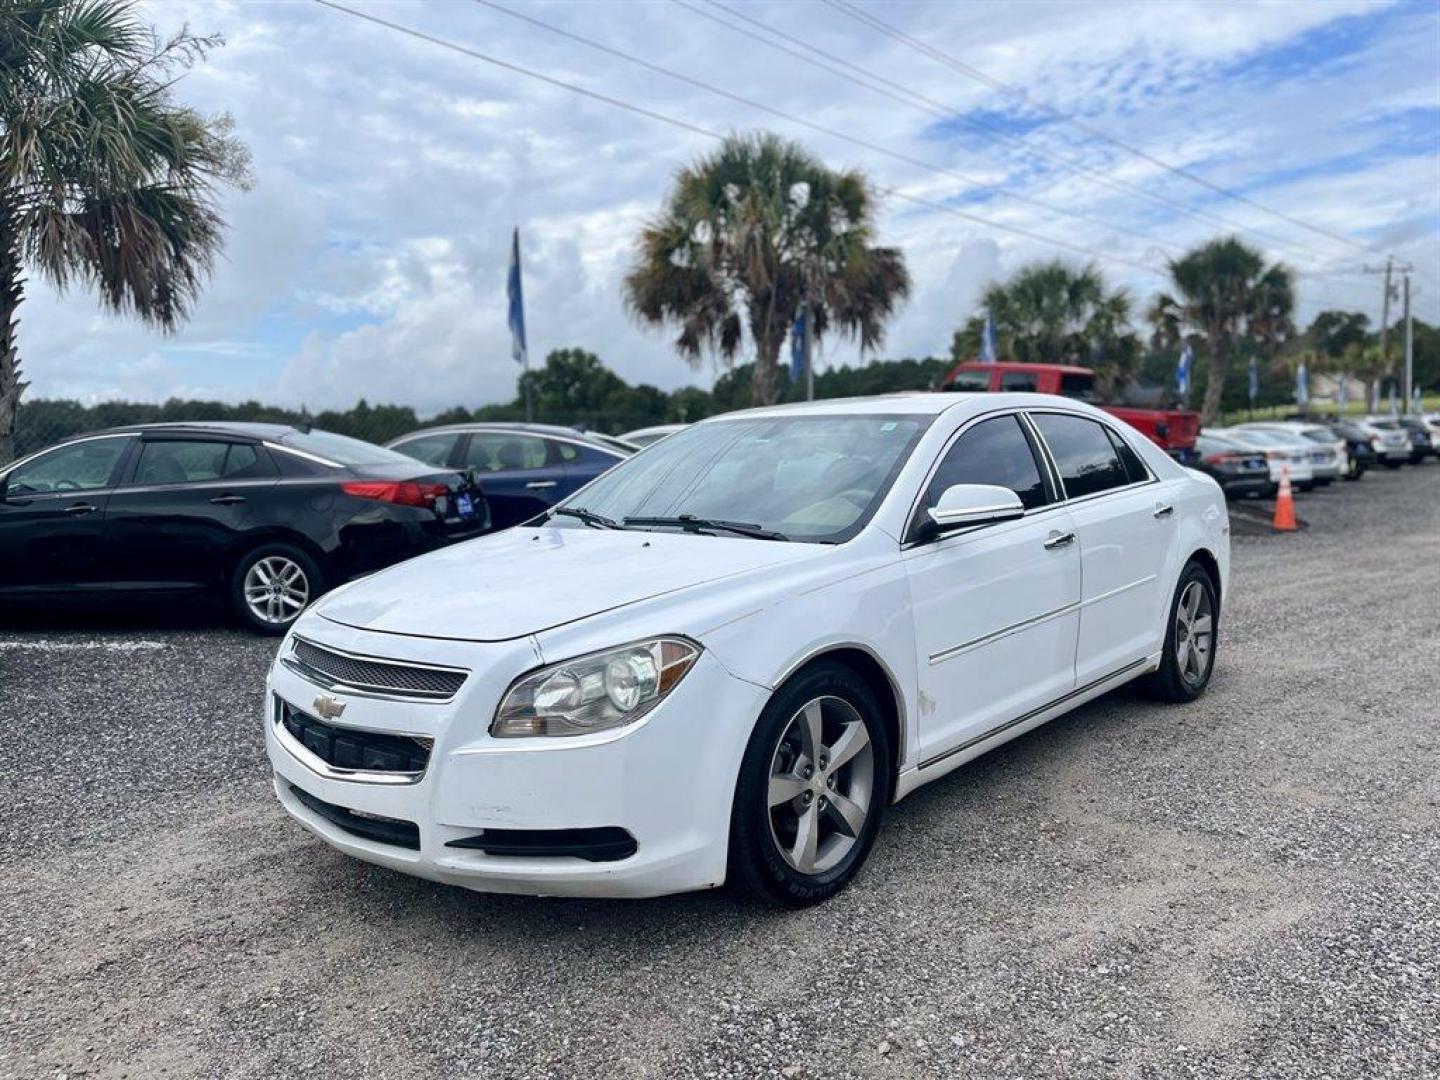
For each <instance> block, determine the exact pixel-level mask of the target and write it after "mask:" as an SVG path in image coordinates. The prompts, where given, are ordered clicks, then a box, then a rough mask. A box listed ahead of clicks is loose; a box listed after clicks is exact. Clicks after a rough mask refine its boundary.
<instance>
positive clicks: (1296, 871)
mask: <svg viewBox="0 0 1440 1080" xmlns="http://www.w3.org/2000/svg"><path fill="white" fill-rule="evenodd" d="M1299 510H1300V514H1301V517H1302V518H1303V519H1305V520H1307V521H1308V522H1309V525H1310V527H1309V528H1308V529H1306V530H1304V531H1303V532H1301V533H1299V534H1297V535H1293V536H1283V537H1276V536H1268V535H1244V534H1242V535H1241V536H1239V537H1238V538H1237V540H1236V546H1235V567H1234V580H1233V583H1232V592H1231V596H1230V597H1228V598H1227V601H1228V607H1227V610H1226V617H1225V620H1224V623H1223V626H1224V630H1223V640H1222V647H1221V653H1220V661H1219V665H1218V667H1217V670H1216V674H1215V681H1214V683H1213V685H1212V687H1211V691H1210V693H1209V694H1208V696H1207V697H1205V698H1204V699H1203V700H1202V701H1201V702H1200V703H1199V704H1198V705H1196V706H1193V707H1189V708H1164V707H1159V706H1156V705H1154V704H1151V703H1149V702H1146V701H1144V700H1143V699H1140V698H1139V697H1137V696H1135V695H1134V694H1132V693H1129V692H1127V691H1121V692H1119V693H1117V694H1112V695H1110V696H1109V697H1107V698H1104V699H1102V700H1100V701H1097V702H1094V703H1092V704H1091V705H1089V706H1086V707H1084V708H1082V709H1080V710H1078V711H1077V712H1074V713H1072V714H1070V715H1069V716H1067V717H1065V718H1063V719H1061V720H1058V721H1056V722H1054V723H1052V724H1050V725H1048V726H1047V727H1045V728H1042V729H1041V730H1040V731H1038V732H1035V733H1033V734H1031V735H1028V736H1026V737H1024V738H1022V739H1019V740H1017V741H1016V742H1012V743H1010V744H1008V745H1007V746H1005V747H1004V748H1002V749H1000V750H998V751H996V752H994V753H992V754H990V755H988V756H987V757H985V758H982V759H981V760H979V761H977V762H975V763H974V764H972V765H970V766H968V767H966V768H964V769H961V770H959V771H958V772H956V773H954V774H952V775H951V776H949V777H947V778H946V779H944V780H941V781H939V782H938V783H936V784H933V785H931V786H930V787H928V788H926V789H924V790H923V791H921V792H919V793H918V794H916V795H914V796H912V797H911V798H910V799H909V800H907V801H906V802H905V803H903V804H902V805H900V806H899V807H896V808H894V810H893V811H892V812H891V814H890V816H889V818H888V819H887V822H886V825H885V827H884V829H883V831H882V833H881V837H880V843H879V845H878V847H877V849H876V851H875V854H874V855H873V857H872V858H871V860H870V863H869V865H868V866H867V868H866V870H865V871H864V873H863V874H862V875H861V877H860V879H859V880H858V881H857V882H856V884H855V886H854V887H852V888H851V889H850V890H849V891H848V892H846V893H845V894H843V895H842V896H841V897H839V898H838V899H836V900H835V901H834V902H832V903H830V904H828V905H826V906H823V907H821V908H819V909H817V910H811V911H805V912H800V913H775V912H770V911H765V910H759V909H756V908H753V907H745V906H741V905H739V904H737V903H736V902H735V901H733V900H732V899H731V898H730V897H729V896H728V895H727V894H724V893H719V894H705V895H693V896H685V897H677V898H672V899H667V900H662V901H653V902H644V903H630V904H620V903H598V902H578V901H554V900H549V901H546V900H527V899H520V898H503V897H486V896H480V895H476V894H471V893H467V892H463V891H461V890H458V889H451V888H446V887H443V886H439V885H432V884H429V883H426V882H422V881H418V880H412V879H409V878H405V877H402V876H400V875H398V874H393V873H390V872H388V871H385V870H380V869H376V868H371V867H368V866H365V865H363V864H361V863H358V862H355V861H352V860H350V859H347V858H345V857H343V856H340V855H338V854H334V853H332V852H331V851H330V850H329V849H327V848H325V847H323V846H322V845H321V844H320V843H319V842H318V841H316V840H314V839H313V838H311V837H310V836H309V835H308V834H307V833H305V832H304V831H303V830H301V829H300V828H299V827H298V826H295V825H293V824H291V823H290V822H288V820H287V819H286V818H285V817H284V816H283V815H282V813H281V811H280V809H279V808H278V806H277V805H276V804H275V801H274V798H273V796H272V794H271V792H270V789H269V786H268V779H267V770H266V766H265V761H264V757H263V752H262V745H261V740H260V738H259V733H258V725H259V719H258V710H259V708H260V693H259V688H260V685H261V681H262V677H263V673H264V670H265V668H266V665H267V664H268V662H269V659H270V655H271V652H272V649H273V644H272V643H270V642H266V641H261V640H257V639H255V638H252V637H249V636H247V635H245V634H243V633H240V632H238V631H233V630H230V629H227V628H224V627H222V626H216V625H213V624H209V623H207V622H206V621H205V620H204V619H203V618H201V619H198V620H191V621H187V622H185V623H183V624H180V625H177V623H176V622H175V621H174V620H173V619H171V620H169V621H164V620H162V619H160V618H159V617H156V616H151V617H148V618H147V619H142V620H140V621H138V622H132V623H130V624H128V625H104V624H99V623H96V622H95V621H91V622H83V621H79V620H71V621H68V622H64V623H60V624H55V623H50V624H47V625H40V626H36V625H33V624H31V625H24V624H20V625H14V624H12V625H10V626H8V627H7V628H5V629H4V630H0V719H3V734H4V753H3V755H0V777H3V783H4V786H5V788H6V790H7V791H9V792H10V795H9V797H8V799H7V800H6V803H5V806H4V809H3V811H0V874H3V882H4V886H3V889H0V931H3V949H0V989H3V994H0V1076H4V1077H32V1076H57V1075H62V1074H63V1075H69V1076H81V1075H84V1076H106V1077H124V1076H128V1077H137V1078H139V1077H153V1076H217V1077H218V1076H224V1077H261V1076H264V1077H272V1076H273V1077H295V1076H316V1077H319V1076H358V1075H373V1076H385V1077H411V1076H461V1075H466V1076H477V1077H478V1076H484V1077H509V1076H573V1075H587V1076H590V1075H618V1076H656V1077H671V1076H706V1077H755V1076H775V1075H783V1076H787V1077H796V1076H799V1077H819V1076H835V1077H842V1076H844V1077H848V1076H874V1077H902V1076H934V1075H939V1074H952V1075H963V1076H974V1077H991V1076H994V1077H1001V1076H1004V1077H1019V1076H1025V1077H1031V1076H1064V1077H1078V1076H1106V1077H1110V1076H1131V1077H1161V1076H1191V1075H1200V1076H1266V1077H1272V1076H1292V1075H1293V1076H1305V1077H1307V1078H1308V1080H1313V1078H1317V1077H1347V1078H1348V1077H1358V1076H1380V1075H1396V1076H1401V1075H1403V1076H1416V1077H1418V1076H1429V1077H1434V1076H1436V1075H1440V753H1437V750H1440V664H1437V657H1440V466H1437V465H1435V464H1433V463H1430V464H1427V465H1425V466H1423V467H1420V468H1418V469H1410V468H1407V469H1404V470H1402V471H1401V472H1399V473H1389V472H1380V473H1371V474H1370V475H1368V476H1366V477H1365V479H1364V480H1363V481H1361V482H1360V483H1359V484H1336V485H1333V486H1332V487H1331V488H1330V489H1328V490H1325V491H1321V492H1317V493H1315V494H1313V495H1310V496H1306V497H1303V498H1302V499H1301V500H1300V503H1299Z"/></svg>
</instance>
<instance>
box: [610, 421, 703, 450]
mask: <svg viewBox="0 0 1440 1080" xmlns="http://www.w3.org/2000/svg"><path fill="white" fill-rule="evenodd" d="M689 426H690V425H689V424H656V425H655V426H654V427H642V428H636V429H635V430H634V431H627V432H625V434H624V435H621V436H620V438H621V439H623V440H624V441H625V442H627V443H629V444H630V445H631V446H642V447H643V446H649V445H650V444H651V443H654V442H659V441H660V440H661V439H663V438H666V437H667V436H670V435H674V434H675V433H676V432H677V431H684V430H685V429H686V428H687V427H689Z"/></svg>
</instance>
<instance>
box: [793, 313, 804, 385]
mask: <svg viewBox="0 0 1440 1080" xmlns="http://www.w3.org/2000/svg"><path fill="white" fill-rule="evenodd" d="M803 378H805V309H804V308H801V309H800V314H798V315H796V316H795V325H794V326H792V327H790V381H791V382H794V383H798V382H799V381H800V380H801V379H803Z"/></svg>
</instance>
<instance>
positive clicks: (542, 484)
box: [525, 480, 560, 491]
mask: <svg viewBox="0 0 1440 1080" xmlns="http://www.w3.org/2000/svg"><path fill="white" fill-rule="evenodd" d="M559 482H560V481H558V480H531V481H530V482H529V483H528V484H526V485H525V486H526V487H527V488H529V489H530V490H532V491H538V490H539V489H540V488H552V487H554V486H555V485H556V484H558V483H559Z"/></svg>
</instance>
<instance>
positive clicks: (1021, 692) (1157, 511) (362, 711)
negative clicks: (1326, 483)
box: [265, 394, 1230, 906]
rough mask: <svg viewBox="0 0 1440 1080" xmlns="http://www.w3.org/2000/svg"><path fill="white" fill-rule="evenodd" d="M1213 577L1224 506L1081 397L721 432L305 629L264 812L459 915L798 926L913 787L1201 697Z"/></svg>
mask: <svg viewBox="0 0 1440 1080" xmlns="http://www.w3.org/2000/svg"><path fill="white" fill-rule="evenodd" d="M1229 551H1230V548H1229V521H1228V519H1227V517H1226V512H1225V499H1224V497H1223V495H1222V494H1221V491H1220V489H1219V487H1217V486H1216V485H1215V484H1214V483H1213V482H1212V481H1211V480H1209V479H1208V478H1206V477H1204V476H1201V475H1199V474H1197V473H1193V472H1190V471H1188V470H1186V469H1184V468H1182V467H1181V466H1180V465H1178V464H1176V463H1175V462H1174V461H1172V460H1171V459H1170V458H1168V457H1167V456H1166V455H1165V454H1164V453H1163V452H1162V451H1160V450H1159V449H1157V448H1156V447H1155V446H1154V445H1152V444H1151V443H1150V442H1148V441H1147V440H1146V439H1144V438H1143V437H1142V436H1140V435H1138V434H1137V433H1136V432H1135V431H1134V430H1133V429H1131V428H1129V427H1127V426H1125V425H1124V424H1122V423H1119V422H1118V421H1116V420H1115V419H1114V418H1112V417H1110V416H1108V415H1106V414H1105V413H1103V412H1100V411H1098V410H1096V409H1093V408H1090V407H1089V406H1087V405H1084V404H1082V403H1079V402H1075V401H1069V400H1066V399H1062V398H1055V397H1048V396H1044V395H1036V394H980V395H967V394H914V395H903V396H894V397H884V398H871V399H858V400H849V401H837V402H826V403H819V404H814V405H803V406H783V407H777V408H769V409H759V410H754V411H749V412H742V413H734V414H730V415H728V416H723V417H717V418H715V419H712V420H707V421H705V422H704V423H700V424H696V425H694V426H692V427H689V428H687V429H685V430H684V431H681V432H678V433H676V434H674V435H671V436H670V437H669V438H667V439H665V440H663V441H662V442H659V443H656V444H655V445H654V446H651V447H649V448H647V449H646V450H645V451H644V452H642V453H640V454H637V455H635V456H634V457H632V458H630V459H629V460H628V461H625V462H624V463H622V464H620V465H618V466H617V467H616V468H614V469H612V470H611V471H610V472H607V473H606V474H605V475H603V476H601V477H600V478H599V479H597V480H595V481H593V482H592V483H591V484H589V485H588V486H587V487H585V488H583V489H582V490H581V491H579V492H578V493H577V494H576V495H574V496H573V497H571V498H570V499H569V500H567V501H565V502H563V503H561V504H560V505H559V506H557V507H556V508H554V509H553V510H552V511H550V512H549V513H548V514H547V515H546V516H545V517H543V518H541V519H537V520H535V521H532V522H530V523H529V524H526V525H522V526H519V527H517V528H514V529H511V530H510V531H508V532H504V533H499V534H496V535H493V536H489V537H484V538H482V539H479V540H475V541H471V542H469V543H465V544H460V545H457V546H455V547H451V548H447V549H444V550H442V551H438V552H435V553H433V554H430V555H426V556H422V557H421V558H417V559H413V560H411V561H410V562H406V563H402V564H400V565H398V566H395V567H392V568H391V569H388V570H385V571H382V572H381V573H378V574H375V575H374V576H372V577H368V578H365V579H363V580H361V581H358V582H355V583H352V584H350V585H347V586H344V587H342V588H340V589H338V590H336V591H335V592H333V593H331V594H330V595H329V596H328V597H326V598H324V599H322V600H321V601H320V602H319V603H318V604H316V605H314V606H313V607H312V608H311V609H310V610H309V611H307V612H306V613H305V614H304V615H303V616H302V617H301V618H300V619H299V620H298V621H297V622H296V624H295V626H294V628H293V629H292V630H291V632H290V634H289V636H288V637H287V638H286V639H285V641H284V642H283V643H282V645H281V648H280V653H279V656H278V657H277V658H276V661H275V664H274V667H273V668H272V670H271V673H270V678H269V681H268V688H267V689H268V693H267V710H266V717H265V738H266V742H267V746H268V751H269V757H270V762H271V765H272V766H273V768H274V781H275V792H276V794H277V795H278V796H279V799H280V802H281V804H282V805H283V806H284V808H285V809H286V810H287V811H289V813H290V814H291V815H293V816H294V817H295V818H296V819H297V820H298V821H299V822H300V823H301V824H303V825H304V826H305V827H306V828H307V829H309V830H310V831H312V832H313V833H315V834H316V835H317V836H319V837H320V838H321V839H322V840H324V841H325V842H326V843H328V844H330V845H331V846H333V847H335V848H338V849H339V850H341V851H343V852H346V853H347V854H350V855H353V856H355V857H357V858H360V859H364V860H367V861H369V862H373V863H378V864H380V865H381V866H387V867H390V868H392V869H395V870H400V871H403V872H405V873H409V874H417V875H420V876H422V877H426V878H431V879H433V880H435V881H442V882H448V883H451V884H455V885H463V886H465V887H467V888H471V889H478V890H482V891H495V892H518V893H534V894H550V895H570V896H579V895H583V896H610V897H638V896H651V895H655V894H660V893H670V892H678V891H681V890H687V889H703V888H709V887H713V886H718V885H721V884H723V883H726V882H729V883H730V884H732V885H734V886H736V887H738V888H740V889H741V890H742V891H745V892H748V893H750V894H754V895H758V896H759V897H761V898H763V899H765V900H768V901H770V902H773V903H777V904H785V905H793V906H799V905H803V904H809V903H813V902H815V901H818V900H822V899H824V898H826V897H827V896H830V895H831V894H833V893H834V892H835V891H836V890H838V889H840V888H841V887H842V886H843V885H844V884H845V883H846V882H847V881H848V880H849V879H850V878H851V877H852V876H854V874H855V873H856V871H857V870H858V869H859V867H860V865H861V864H862V863H863V862H864V860H865V857H866V854H867V853H868V852H869V850H870V847H871V845H872V844H873V843H874V841H875V836H876V832H877V830H878V828H879V826H880V819H881V816H882V814H883V813H884V810H885V807H886V806H888V805H889V804H890V803H892V802H895V801H896V800H898V799H901V798H904V797H905V796H906V795H907V794H909V793H910V792H912V791H914V790H915V789H916V788H918V787H920V786H921V785H922V784H925V783H928V782H929V781H931V780H934V779H936V778H937V777H940V776H943V775H945V774H946V773H948V772H950V771H951V770H953V769H955V768H956V767H957V766H960V765H962V764H964V763H965V762H967V761H969V760H970V759H972V758H974V757H976V756H977V755H979V754H983V753H985V751H987V750H990V749H992V748H993V747H995V746H998V745H999V744H1001V743H1003V742H1005V741H1006V740H1007V739H1013V738H1015V737H1016V736H1017V735H1020V734H1022V733H1024V732H1026V731H1029V730H1030V729H1031V728H1034V727H1036V726H1037V725H1039V724H1043V723H1045V722H1046V721H1047V720H1050V719H1053V718H1054V717H1056V716H1059V715H1060V714H1062V713H1064V712H1065V711H1066V710H1068V709H1073V708H1075V707H1076V706H1077V705H1079V704H1081V703H1082V702H1085V701H1088V700H1089V699H1091V698H1093V697H1096V696H1097V695H1099V694H1103V693H1105V692H1106V691H1107V690H1111V689H1113V688H1114V687H1117V686H1119V685H1121V684H1122V683H1125V682H1128V681H1129V680H1131V679H1135V678H1139V677H1144V679H1145V680H1146V682H1147V683H1148V684H1149V687H1150V688H1151V689H1152V690H1153V691H1154V693H1155V694H1156V695H1157V696H1159V697H1160V698H1162V699H1165V700H1169V701H1175V702H1185V701H1190V700H1193V699H1194V698H1196V697H1197V696H1198V695H1199V694H1200V693H1201V692H1202V691H1203V690H1204V689H1205V686H1206V683H1207V682H1208V681H1209V678H1210V672H1211V669H1212V667H1213V665H1214V662H1215V650H1216V643H1217V640H1218V639H1217V629H1218V620H1219V614H1220V605H1221V600H1222V597H1223V596H1224V595H1225V588H1226V582H1227V578H1228V573H1229Z"/></svg>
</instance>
